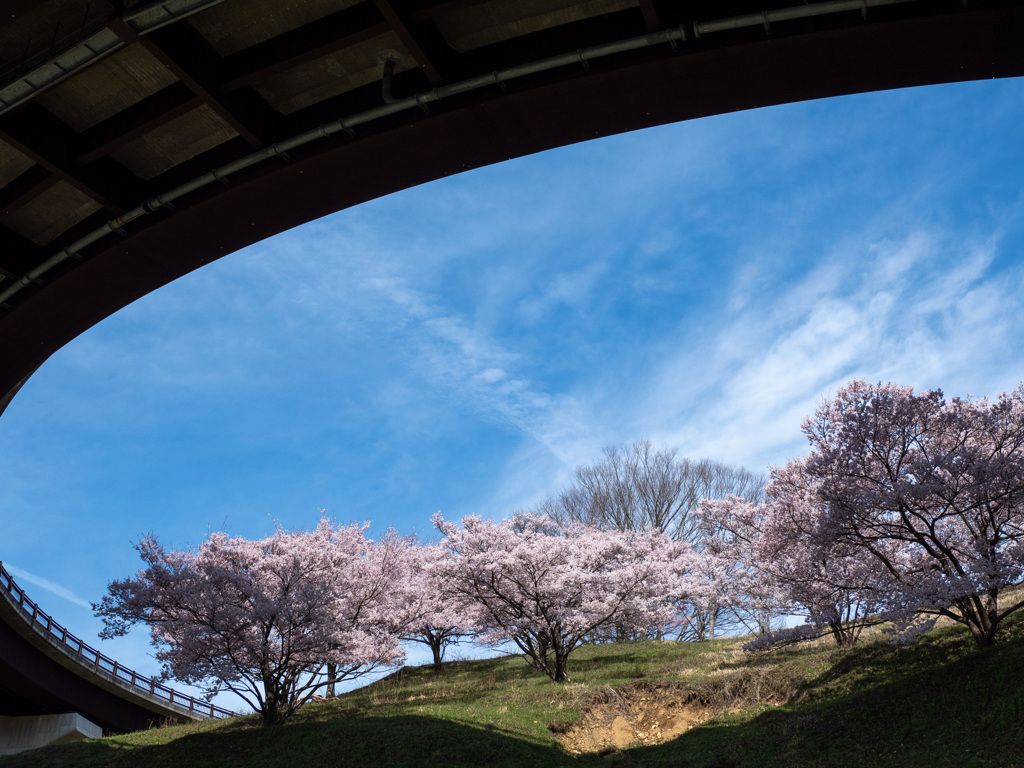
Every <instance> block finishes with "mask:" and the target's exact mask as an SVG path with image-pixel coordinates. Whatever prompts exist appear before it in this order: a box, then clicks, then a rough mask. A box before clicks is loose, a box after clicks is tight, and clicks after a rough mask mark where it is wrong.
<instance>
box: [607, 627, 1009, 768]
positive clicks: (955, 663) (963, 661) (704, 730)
mask: <svg viewBox="0 0 1024 768" xmlns="http://www.w3.org/2000/svg"><path fill="white" fill-rule="evenodd" d="M906 651H909V649H903V651H894V650H893V649H892V648H887V647H884V646H883V647H877V646H876V647H865V648H864V649H862V651H860V652H853V653H850V654H849V655H848V656H847V657H846V658H844V659H843V660H842V662H840V663H839V664H837V665H835V667H833V668H832V669H830V670H829V671H828V672H827V673H825V674H823V675H822V676H820V677H819V678H817V679H816V680H815V681H813V682H811V683H809V684H808V690H807V692H808V693H810V692H812V691H813V690H814V686H815V685H828V684H833V683H835V681H836V680H837V679H839V678H841V677H842V675H843V670H844V668H845V669H846V671H847V672H851V671H853V672H863V665H865V664H871V665H873V674H871V676H870V677H871V680H870V683H869V684H865V685H862V686H858V685H854V686H852V688H853V689H852V690H850V691H849V692H846V693H844V694H842V695H839V696H834V697H830V696H825V697H823V698H822V699H821V700H818V701H815V700H814V699H815V697H814V696H813V695H812V696H805V697H804V698H803V700H802V701H800V700H799V699H800V697H799V695H798V697H797V699H796V700H795V702H794V703H791V704H790V705H787V706H785V707H780V708H778V709H774V710H769V711H766V712H763V713H762V714H760V715H758V716H756V717H754V718H752V719H750V720H748V721H746V722H737V718H732V719H730V718H725V719H723V720H720V721H718V722H714V723H710V724H708V725H706V726H703V727H701V728H697V729H694V730H692V731H689V732H688V733H686V734H684V735H683V736H682V737H680V738H679V739H677V740H675V741H673V742H669V743H667V744H663V745H660V746H657V747H645V748H638V749H633V750H628V751H625V752H622V753H620V754H619V755H616V756H613V758H612V759H611V760H610V761H609V762H608V764H611V765H620V766H634V765H635V766H693V767H694V768H697V767H700V768H712V767H714V768H754V767H755V766H787V767H788V766H794V767H800V766H808V767H809V766H821V767H823V768H825V767H828V766H836V768H840V767H841V768H867V767H868V766H871V767H876V766H877V767H879V768H880V767H882V766H896V767H902V766H906V767H908V768H909V767H911V766H913V767H914V768H925V767H927V768H932V767H933V766H950V767H953V766H957V767H958V768H959V767H960V766H976V767H977V768H983V767H984V768H1017V767H1022V766H1024V685H1022V684H1021V681H1022V680H1024V644H1019V643H1014V644H1008V645H1005V646H1002V647H996V648H989V649H984V650H975V649H973V648H969V649H968V650H967V651H966V652H965V650H964V649H963V648H962V647H961V646H960V644H958V643H945V642H942V641H941V640H940V641H939V642H936V643H935V644H934V647H932V648H928V649H920V648H919V649H917V651H919V652H920V651H923V656H924V658H918V656H917V653H913V654H911V653H909V652H906ZM901 655H902V657H903V658H902V659H901ZM951 657H952V658H951ZM907 661H910V662H911V663H909V664H908V663H906V662H907ZM858 665H860V666H858ZM886 677H888V680H889V682H884V681H883V680H884V679H885V678H886Z"/></svg>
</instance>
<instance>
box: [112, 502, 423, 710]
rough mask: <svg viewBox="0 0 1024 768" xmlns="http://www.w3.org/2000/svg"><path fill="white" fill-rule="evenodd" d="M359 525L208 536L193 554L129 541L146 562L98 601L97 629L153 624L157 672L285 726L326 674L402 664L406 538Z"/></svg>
mask: <svg viewBox="0 0 1024 768" xmlns="http://www.w3.org/2000/svg"><path fill="white" fill-rule="evenodd" d="M365 531H366V526H365V525H363V526H359V525H349V526H338V527H334V526H333V524H332V523H331V521H330V520H328V519H327V518H326V517H324V518H322V519H321V520H320V523H319V525H318V526H317V527H316V529H315V530H313V531H310V532H292V531H285V530H282V529H280V528H278V529H277V530H276V531H275V533H274V534H273V535H272V536H269V537H267V538H264V539H259V540H255V541H253V540H247V539H242V538H228V536H227V535H226V534H223V533H214V534H211V535H209V536H208V537H207V538H206V539H205V540H204V541H203V543H202V544H201V545H200V546H199V548H198V549H197V550H194V551H193V550H167V549H165V548H164V547H163V546H162V545H161V544H160V543H159V542H158V540H157V539H156V537H155V536H153V535H148V536H146V537H144V538H143V539H142V540H141V541H140V542H139V543H138V545H137V546H136V549H137V550H138V552H139V554H140V556H141V558H142V561H143V563H144V564H145V567H144V568H143V569H142V570H140V571H139V572H138V573H137V574H136V575H135V576H134V577H133V578H130V579H124V580H121V581H114V582H112V583H111V584H110V585H109V587H108V594H107V595H106V596H105V597H104V598H103V600H102V601H101V602H100V603H99V604H97V605H94V606H93V607H94V609H95V611H96V615H97V616H99V617H101V618H102V619H103V621H104V624H105V627H104V630H103V632H102V633H101V636H102V637H114V636H117V635H123V634H125V633H127V632H128V630H129V629H130V628H131V627H132V626H133V625H136V624H140V623H141V624H145V625H147V626H149V628H150V631H151V637H152V641H153V643H154V645H156V646H157V648H158V652H157V658H158V659H159V660H160V661H161V662H163V665H164V674H165V675H166V676H170V677H174V678H176V679H178V680H182V681H184V682H186V683H190V684H194V685H198V686H201V687H203V688H205V689H206V690H207V692H208V693H209V695H211V696H212V695H214V694H215V693H217V692H220V691H224V690H227V691H232V692H234V693H236V694H238V695H239V696H240V697H241V698H242V699H243V700H245V701H246V702H247V703H248V704H249V705H250V706H252V707H253V709H255V710H256V711H258V712H260V714H261V715H262V718H263V724H264V725H273V724H276V723H280V722H283V721H284V720H285V719H286V718H287V717H288V716H289V715H291V714H292V713H293V712H295V710H296V709H298V708H299V707H300V706H301V705H302V704H303V703H304V702H305V701H306V700H307V699H308V697H309V696H310V695H311V694H312V692H313V691H315V690H316V689H317V688H318V687H320V686H322V685H324V683H325V682H326V680H325V675H326V674H327V673H326V671H325V670H326V668H327V665H331V669H332V673H333V679H334V680H345V679H350V678H355V677H359V676H361V675H364V674H366V673H368V672H370V671H372V670H374V669H376V668H378V667H380V666H391V665H395V664H398V663H400V662H401V660H402V659H403V652H402V649H401V645H400V643H399V641H398V638H397V637H396V632H397V629H398V628H397V627H394V626H392V625H393V619H392V617H393V616H395V615H398V614H400V613H401V612H402V610H403V609H404V606H396V605H395V595H396V592H395V583H396V579H397V578H398V575H399V573H400V570H401V568H402V552H403V546H402V542H401V540H400V539H399V538H398V537H397V536H394V535H393V534H392V535H389V536H386V537H384V538H383V539H382V540H381V541H380V542H377V543H374V542H372V541H370V540H368V539H367V538H366V537H365Z"/></svg>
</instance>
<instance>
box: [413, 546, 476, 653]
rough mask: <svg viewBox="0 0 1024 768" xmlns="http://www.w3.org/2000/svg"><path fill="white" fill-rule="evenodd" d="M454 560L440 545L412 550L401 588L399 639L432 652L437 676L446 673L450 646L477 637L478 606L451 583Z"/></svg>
mask: <svg viewBox="0 0 1024 768" xmlns="http://www.w3.org/2000/svg"><path fill="white" fill-rule="evenodd" d="M451 557H452V555H451V553H450V552H448V550H446V549H445V548H444V547H442V546H441V545H439V544H422V545H419V546H412V547H410V548H409V551H408V558H407V560H406V563H407V567H406V572H405V579H404V583H403V586H402V589H403V590H404V591H405V592H406V593H407V597H406V600H405V605H406V618H405V619H404V620H403V621H402V623H403V624H404V627H405V628H404V629H403V630H402V632H401V634H400V638H401V639H402V640H405V641H406V642H414V643H422V644H423V645H426V646H427V647H428V648H430V650H431V654H432V656H433V665H434V670H435V671H437V672H440V671H442V670H443V669H444V654H445V650H446V649H447V648H448V646H450V645H452V644H453V643H456V642H458V641H459V640H463V639H466V638H469V637H473V636H475V635H476V634H477V629H476V626H477V617H476V614H477V607H476V604H475V603H473V601H471V600H469V599H468V598H467V597H466V596H465V595H463V594H461V593H460V592H459V591H458V590H456V589H455V588H454V587H453V586H452V584H451V582H450V580H451V572H450V569H448V568H447V567H446V566H447V565H448V562H447V561H448V560H449V559H450V558H451Z"/></svg>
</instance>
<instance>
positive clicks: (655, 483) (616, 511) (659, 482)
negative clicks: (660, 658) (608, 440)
mask: <svg viewBox="0 0 1024 768" xmlns="http://www.w3.org/2000/svg"><path fill="white" fill-rule="evenodd" d="M765 482H766V478H765V476H764V475H761V474H757V473H754V472H751V471H749V470H747V469H744V468H743V467H734V466H730V465H728V464H722V463H720V462H717V461H712V460H711V459H696V460H694V459H688V458H685V457H680V456H678V451H677V450H676V449H674V448H655V447H654V446H653V445H652V444H651V441H650V440H639V441H637V442H634V443H632V444H630V445H628V446H625V447H622V448H619V447H614V446H613V447H608V448H605V449H604V458H603V459H602V460H601V461H599V462H597V463H596V464H590V465H586V466H580V467H577V468H576V472H575V478H574V480H573V483H572V484H571V485H570V486H569V487H568V488H566V489H565V490H563V491H562V492H561V493H558V494H556V495H554V496H551V497H549V498H548V499H546V500H545V501H543V502H541V504H540V505H539V506H538V508H537V512H538V513H540V514H545V515H548V516H550V517H551V518H553V519H554V520H556V521H558V522H559V523H561V524H565V523H568V522H570V521H574V522H580V523H584V524H586V525H593V526H597V527H599V528H605V529H614V530H620V531H640V530H645V529H653V530H656V531H659V532H661V533H665V534H667V535H668V536H670V537H671V538H672V539H674V540H675V541H684V542H687V543H688V544H690V545H691V546H692V547H693V548H694V549H695V550H698V551H700V550H701V549H702V548H703V546H704V543H705V541H706V539H707V537H706V532H705V531H701V530H699V529H698V516H697V515H696V514H695V513H696V511H697V510H698V507H699V505H700V501H701V499H724V498H726V497H727V496H730V495H733V496H741V497H743V498H745V499H748V500H752V501H754V502H757V501H760V500H761V498H762V496H763V493H764V486H765ZM741 567H742V566H741ZM688 602H690V601H688ZM705 603H706V604H704V603H698V602H691V604H689V605H687V606H686V608H685V610H686V611H687V613H688V614H689V615H688V618H687V621H686V623H685V625H684V626H681V627H680V628H678V629H676V630H675V631H676V632H678V634H679V636H680V638H683V639H700V640H703V639H708V638H710V639H714V637H715V632H716V630H717V631H718V632H720V633H721V632H723V631H725V632H728V631H729V630H731V629H733V628H735V627H740V626H742V625H743V623H744V621H743V620H744V619H745V618H748V617H745V616H740V615H738V613H737V610H736V609H735V607H734V606H731V605H728V604H726V603H724V602H723V603H718V602H715V601H710V602H709V601H705ZM616 638H617V639H619V640H622V639H626V638H625V637H623V636H622V635H621V634H620V633H616Z"/></svg>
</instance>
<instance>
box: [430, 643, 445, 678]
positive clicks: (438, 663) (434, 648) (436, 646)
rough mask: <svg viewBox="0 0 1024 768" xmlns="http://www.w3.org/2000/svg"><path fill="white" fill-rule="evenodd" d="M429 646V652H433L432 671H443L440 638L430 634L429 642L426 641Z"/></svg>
mask: <svg viewBox="0 0 1024 768" xmlns="http://www.w3.org/2000/svg"><path fill="white" fill-rule="evenodd" d="M427 644H428V645H429V646H430V650H431V652H432V653H433V654H434V671H435V672H443V671H444V655H443V652H442V650H441V638H439V637H433V636H431V638H430V642H429V643H427Z"/></svg>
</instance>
